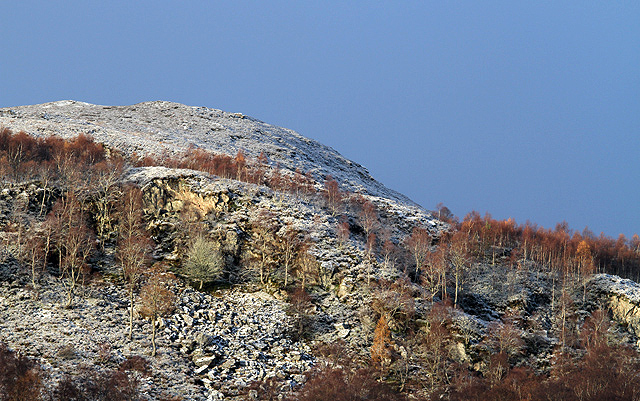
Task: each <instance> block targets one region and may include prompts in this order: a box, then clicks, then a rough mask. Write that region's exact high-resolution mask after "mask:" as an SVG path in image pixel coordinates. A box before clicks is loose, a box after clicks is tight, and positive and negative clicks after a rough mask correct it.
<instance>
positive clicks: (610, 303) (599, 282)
mask: <svg viewBox="0 0 640 401" xmlns="http://www.w3.org/2000/svg"><path fill="white" fill-rule="evenodd" d="M587 290H588V292H589V294H588V295H589V300H590V301H591V302H593V303H594V305H595V306H601V305H602V304H604V305H602V306H607V307H608V308H610V309H611V313H612V314H613V318H614V319H615V320H617V321H618V322H619V323H620V324H622V325H623V326H626V327H627V328H628V329H629V330H630V331H631V332H632V333H634V334H635V336H636V338H640V284H638V283H636V282H635V281H632V280H629V279H623V278H620V277H618V276H614V275H611V274H596V275H595V276H593V277H592V278H591V280H589V282H588V283H587ZM637 345H638V346H640V341H638V343H637Z"/></svg>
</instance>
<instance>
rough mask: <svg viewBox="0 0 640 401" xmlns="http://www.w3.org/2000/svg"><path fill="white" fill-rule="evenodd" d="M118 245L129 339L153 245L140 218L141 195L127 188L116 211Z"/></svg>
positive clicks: (131, 335)
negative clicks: (137, 293) (138, 291)
mask: <svg viewBox="0 0 640 401" xmlns="http://www.w3.org/2000/svg"><path fill="white" fill-rule="evenodd" d="M117 214H118V245H117V250H116V252H117V253H116V256H117V258H118V261H119V262H120V266H121V267H122V275H123V276H124V278H125V280H126V281H127V286H128V290H129V339H131V338H133V309H134V302H135V297H134V292H135V289H136V288H137V286H138V284H139V282H140V279H141V278H142V275H143V274H144V272H145V270H146V268H147V266H148V264H149V261H150V256H149V253H150V251H151V246H152V242H151V240H150V239H149V236H148V234H147V232H146V230H145V226H144V221H143V216H142V191H140V189H138V188H136V187H134V186H130V187H128V188H126V191H125V193H124V197H123V198H122V200H121V202H120V203H119V206H118V210H117Z"/></svg>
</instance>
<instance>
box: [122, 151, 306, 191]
mask: <svg viewBox="0 0 640 401" xmlns="http://www.w3.org/2000/svg"><path fill="white" fill-rule="evenodd" d="M132 162H133V164H134V165H136V166H139V167H149V166H164V167H171V168H186V169H191V170H197V171H203V172H206V173H209V174H213V175H217V176H219V177H222V178H229V179H234V180H238V181H243V182H248V183H252V184H257V185H266V186H269V187H270V188H272V189H273V190H276V191H286V192H290V193H293V194H296V195H299V196H301V195H310V194H313V193H315V192H316V189H315V187H314V186H315V184H316V181H315V180H314V178H313V177H312V175H311V173H309V172H303V171H301V170H300V169H296V170H295V171H294V172H292V173H291V172H289V171H287V172H283V171H282V170H281V169H280V167H279V166H278V165H275V166H273V165H272V164H271V163H270V162H269V160H268V158H267V156H266V155H265V154H264V153H260V155H259V156H258V157H257V158H256V159H255V160H251V158H249V157H248V156H246V155H245V154H244V152H243V151H242V150H239V151H238V153H237V154H236V155H235V157H233V156H230V155H226V154H222V153H216V152H211V151H207V150H204V149H199V148H195V147H190V148H189V149H186V150H185V151H184V152H182V153H179V154H175V155H172V154H164V155H160V156H152V155H147V156H142V157H140V156H137V155H133V157H132Z"/></svg>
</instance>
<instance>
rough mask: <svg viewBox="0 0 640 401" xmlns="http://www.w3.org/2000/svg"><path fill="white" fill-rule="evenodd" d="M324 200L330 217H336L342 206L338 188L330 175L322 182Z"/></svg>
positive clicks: (340, 193)
mask: <svg viewBox="0 0 640 401" xmlns="http://www.w3.org/2000/svg"><path fill="white" fill-rule="evenodd" d="M324 200H325V203H326V205H327V207H328V208H329V210H330V211H331V215H332V216H336V215H337V214H338V213H339V212H340V211H341V210H342V206H343V204H342V192H341V191H340V186H339V185H338V182H337V181H336V180H334V179H333V177H331V176H330V175H328V176H327V178H326V179H325V181H324Z"/></svg>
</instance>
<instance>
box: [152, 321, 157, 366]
mask: <svg viewBox="0 0 640 401" xmlns="http://www.w3.org/2000/svg"><path fill="white" fill-rule="evenodd" d="M151 356H153V357H155V356H156V318H155V316H154V317H153V319H151Z"/></svg>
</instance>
